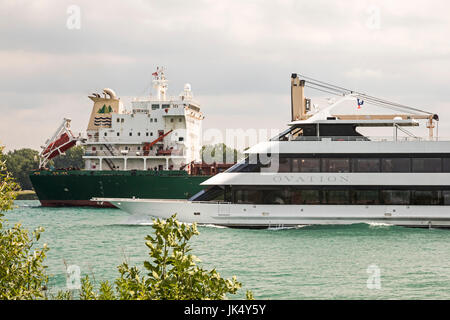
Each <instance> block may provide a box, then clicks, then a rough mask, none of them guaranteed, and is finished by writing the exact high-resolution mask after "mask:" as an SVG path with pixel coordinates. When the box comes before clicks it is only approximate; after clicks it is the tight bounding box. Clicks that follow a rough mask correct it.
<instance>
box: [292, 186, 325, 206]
mask: <svg viewBox="0 0 450 320" xmlns="http://www.w3.org/2000/svg"><path fill="white" fill-rule="evenodd" d="M291 203H292V204H320V191H319V190H296V189H294V190H292V192H291Z"/></svg>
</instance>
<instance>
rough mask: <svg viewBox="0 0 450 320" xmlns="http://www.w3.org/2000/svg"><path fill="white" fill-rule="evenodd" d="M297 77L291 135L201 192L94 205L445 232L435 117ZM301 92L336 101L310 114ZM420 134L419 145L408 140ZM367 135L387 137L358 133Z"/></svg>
mask: <svg viewBox="0 0 450 320" xmlns="http://www.w3.org/2000/svg"><path fill="white" fill-rule="evenodd" d="M301 77H302V78H301V79H300V75H298V74H292V77H291V111H292V119H291V120H292V121H291V122H290V123H289V128H288V129H287V130H285V131H284V132H282V133H281V134H279V135H278V136H276V137H274V138H272V139H271V140H270V141H267V142H262V143H259V144H257V145H255V146H253V147H251V148H250V149H248V150H247V151H246V158H245V159H244V160H242V161H241V162H239V163H237V164H236V165H234V166H233V167H231V168H230V169H228V170H227V171H226V172H224V173H219V174H217V175H215V176H213V177H211V178H210V179H208V180H206V181H205V182H203V183H202V185H203V186H204V187H205V188H204V190H202V191H201V192H200V193H198V194H196V195H195V196H193V197H192V198H190V199H189V200H158V199H118V198H115V199H111V198H107V199H102V198H100V199H96V200H97V201H109V202H111V203H112V204H114V205H115V206H117V207H119V208H120V209H122V210H124V211H126V212H129V213H131V214H148V215H150V216H153V217H159V218H168V217H170V216H171V215H173V214H174V213H176V214H177V218H178V219H179V220H180V221H182V222H188V223H191V222H197V223H199V224H215V225H222V226H229V227H254V228H265V227H287V226H297V225H310V224H354V223H385V224H393V225H401V226H413V227H450V141H440V140H439V139H438V121H439V117H438V116H437V115H436V114H434V113H430V112H427V111H424V110H420V109H417V108H411V107H408V106H405V105H401V104H398V103H393V102H389V101H386V100H384V99H379V98H376V97H373V96H369V95H367V94H363V93H359V92H355V91H351V90H348V89H345V88H342V87H338V86H335V85H331V84H328V83H325V82H322V81H318V80H314V79H311V78H308V77H305V76H301ZM305 87H307V88H311V89H317V90H321V91H325V92H327V93H329V94H334V95H337V98H335V100H334V101H330V104H329V106H327V107H325V108H321V109H320V110H317V108H316V106H315V105H313V104H312V103H311V100H310V99H306V98H305V91H304V90H305ZM349 108H350V112H349ZM422 125H423V126H425V127H426V131H427V133H428V134H427V137H426V138H421V137H418V136H417V135H416V134H414V133H413V132H412V131H413V130H416V129H417V128H414V127H420V126H422ZM408 127H410V128H408ZM383 128H384V129H383ZM367 130H369V131H370V130H372V131H373V132H376V131H380V130H381V131H383V130H384V131H386V130H389V133H390V134H391V136H390V137H388V138H386V137H376V138H373V137H371V136H368V135H365V134H362V133H361V132H362V131H367Z"/></svg>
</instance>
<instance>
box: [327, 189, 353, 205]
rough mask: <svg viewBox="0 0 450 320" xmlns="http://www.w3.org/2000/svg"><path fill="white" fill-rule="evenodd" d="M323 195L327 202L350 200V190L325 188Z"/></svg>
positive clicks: (343, 202)
mask: <svg viewBox="0 0 450 320" xmlns="http://www.w3.org/2000/svg"><path fill="white" fill-rule="evenodd" d="M323 196H324V203H326V204H348V203H349V200H350V197H349V191H348V190H324V191H323Z"/></svg>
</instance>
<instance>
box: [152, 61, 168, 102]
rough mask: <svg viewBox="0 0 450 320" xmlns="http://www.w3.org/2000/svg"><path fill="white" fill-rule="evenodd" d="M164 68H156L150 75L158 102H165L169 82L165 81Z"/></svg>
mask: <svg viewBox="0 0 450 320" xmlns="http://www.w3.org/2000/svg"><path fill="white" fill-rule="evenodd" d="M164 70H165V68H164V67H157V68H156V71H155V72H153V73H152V76H153V77H154V78H153V81H152V83H153V88H155V89H156V94H157V98H158V100H161V101H165V100H166V92H167V86H168V82H169V80H167V79H166V76H165V74H164Z"/></svg>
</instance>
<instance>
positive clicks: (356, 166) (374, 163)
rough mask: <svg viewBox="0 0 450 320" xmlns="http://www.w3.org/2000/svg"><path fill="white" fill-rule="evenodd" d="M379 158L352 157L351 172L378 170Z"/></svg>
mask: <svg viewBox="0 0 450 320" xmlns="http://www.w3.org/2000/svg"><path fill="white" fill-rule="evenodd" d="M379 171H380V159H353V172H379Z"/></svg>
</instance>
